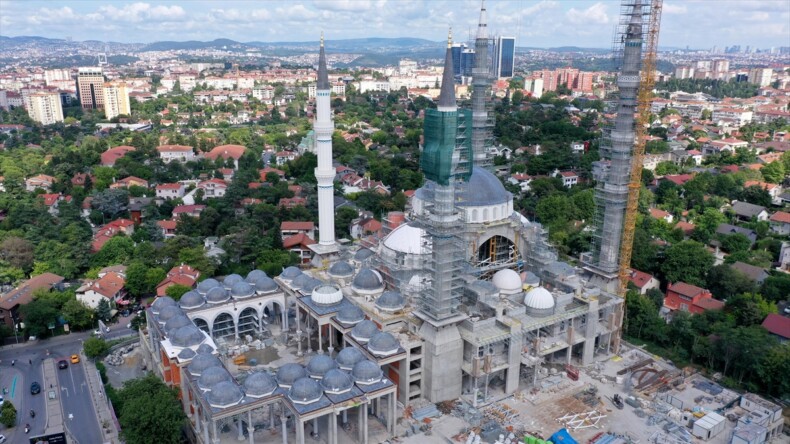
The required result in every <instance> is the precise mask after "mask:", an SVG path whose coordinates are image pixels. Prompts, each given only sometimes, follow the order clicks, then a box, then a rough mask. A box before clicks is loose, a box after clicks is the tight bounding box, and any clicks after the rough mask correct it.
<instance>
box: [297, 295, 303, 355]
mask: <svg viewBox="0 0 790 444" xmlns="http://www.w3.org/2000/svg"><path fill="white" fill-rule="evenodd" d="M302 355H303V353H302V322H301V321H300V320H299V305H297V306H296V356H299V357H301V356H302Z"/></svg>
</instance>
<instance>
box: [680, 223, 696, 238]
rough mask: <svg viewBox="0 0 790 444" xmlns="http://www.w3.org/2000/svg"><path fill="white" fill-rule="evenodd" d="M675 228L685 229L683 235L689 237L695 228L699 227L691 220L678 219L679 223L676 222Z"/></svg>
mask: <svg viewBox="0 0 790 444" xmlns="http://www.w3.org/2000/svg"><path fill="white" fill-rule="evenodd" d="M675 228H680V229H681V230H683V235H684V236H686V237H688V236H690V235H691V233H693V232H694V229H695V228H697V227H696V226H694V224H692V223H690V222H686V221H682V220H681V221H678V223H676V224H675Z"/></svg>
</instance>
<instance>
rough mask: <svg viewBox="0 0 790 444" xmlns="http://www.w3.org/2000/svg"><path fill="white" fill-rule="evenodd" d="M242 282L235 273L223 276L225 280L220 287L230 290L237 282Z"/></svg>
mask: <svg viewBox="0 0 790 444" xmlns="http://www.w3.org/2000/svg"><path fill="white" fill-rule="evenodd" d="M242 281H244V278H243V277H241V276H239V275H238V274H235V273H234V274H229V275H227V276H225V279H223V280H222V286H223V287H225V288H226V289H228V290H230V289H231V288H233V286H234V285H236V283H237V282H242Z"/></svg>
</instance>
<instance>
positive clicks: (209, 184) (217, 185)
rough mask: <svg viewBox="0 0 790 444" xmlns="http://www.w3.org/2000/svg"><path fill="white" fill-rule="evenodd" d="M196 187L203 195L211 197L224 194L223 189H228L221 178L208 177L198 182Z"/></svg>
mask: <svg viewBox="0 0 790 444" xmlns="http://www.w3.org/2000/svg"><path fill="white" fill-rule="evenodd" d="M198 188H200V189H201V190H203V197H205V198H207V199H213V198H215V197H223V196H225V191H227V190H228V184H227V183H225V181H224V180H222V179H209V180H204V181H203V182H200V183H199V184H198Z"/></svg>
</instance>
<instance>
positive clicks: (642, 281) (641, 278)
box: [628, 269, 653, 288]
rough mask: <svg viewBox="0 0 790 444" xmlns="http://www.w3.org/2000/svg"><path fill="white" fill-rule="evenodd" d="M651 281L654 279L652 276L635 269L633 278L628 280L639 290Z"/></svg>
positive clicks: (632, 274) (632, 273)
mask: <svg viewBox="0 0 790 444" xmlns="http://www.w3.org/2000/svg"><path fill="white" fill-rule="evenodd" d="M651 279H653V275H652V274H649V273H645V272H644V271H639V270H633V269H632V270H631V276H630V277H629V278H628V280H629V281H631V282H633V283H634V285H636V287H637V288H642V287H644V286H645V285H647V283H648V282H650V280H651Z"/></svg>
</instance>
